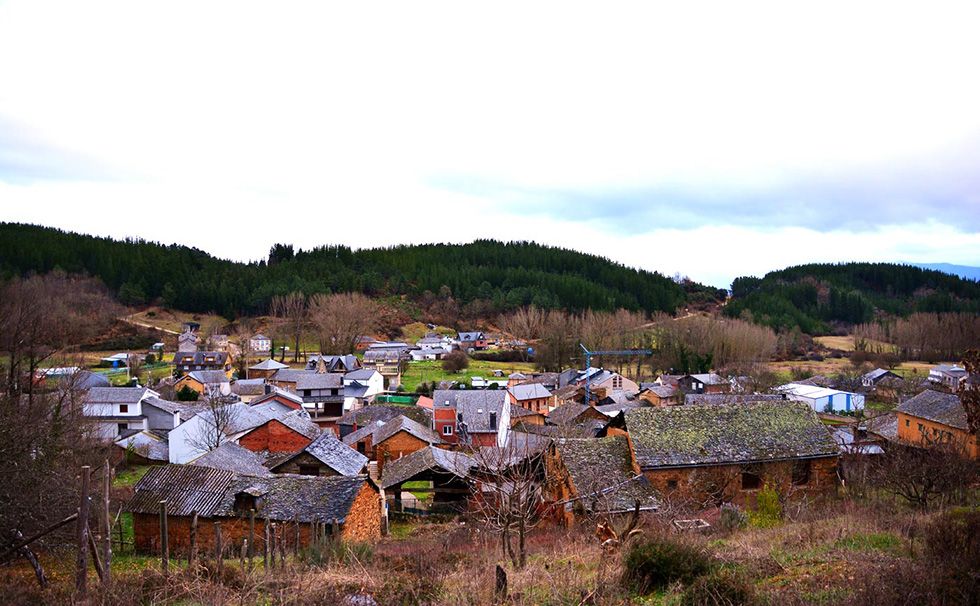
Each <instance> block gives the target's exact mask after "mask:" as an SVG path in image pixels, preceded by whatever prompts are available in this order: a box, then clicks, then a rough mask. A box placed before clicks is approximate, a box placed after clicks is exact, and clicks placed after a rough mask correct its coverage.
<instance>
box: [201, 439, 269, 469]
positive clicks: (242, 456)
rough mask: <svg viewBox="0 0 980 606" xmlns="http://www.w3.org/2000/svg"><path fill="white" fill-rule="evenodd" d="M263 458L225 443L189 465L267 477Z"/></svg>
mask: <svg viewBox="0 0 980 606" xmlns="http://www.w3.org/2000/svg"><path fill="white" fill-rule="evenodd" d="M264 463H265V457H263V456H262V455H260V454H259V453H257V452H253V451H251V450H249V449H247V448H245V447H243V446H239V445H238V444H235V443H234V442H225V443H224V444H222V445H221V446H218V447H217V448H215V449H214V450H212V451H211V452H206V453H204V454H203V455H201V456H199V457H198V458H196V459H194V460H193V461H191V462H190V465H201V466H204V467H213V468H214V469H224V470H226V471H232V472H235V473H246V474H249V475H254V476H267V475H269V470H268V469H266V468H265V465H264Z"/></svg>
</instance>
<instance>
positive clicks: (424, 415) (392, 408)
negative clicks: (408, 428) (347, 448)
mask: <svg viewBox="0 0 980 606" xmlns="http://www.w3.org/2000/svg"><path fill="white" fill-rule="evenodd" d="M399 415H404V416H406V417H408V418H410V419H412V420H413V421H415V422H416V423H418V424H420V425H423V426H425V427H432V411H430V410H426V409H425V408H419V407H418V406H402V405H399V404H371V405H370V406H365V407H364V408H361V409H358V410H349V411H347V412H345V413H344V415H343V416H342V417H340V419H338V420H337V429H338V433H339V435H340V437H341V438H343V437H344V436H346V435H348V434H350V433H353V432H355V431H357V430H358V429H361V428H363V427H367V426H368V425H372V424H374V423H375V422H376V421H381V422H382V423H387V422H388V421H390V420H392V419H394V418H395V417H397V416H399Z"/></svg>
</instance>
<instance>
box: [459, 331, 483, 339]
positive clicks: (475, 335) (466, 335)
mask: <svg viewBox="0 0 980 606" xmlns="http://www.w3.org/2000/svg"><path fill="white" fill-rule="evenodd" d="M458 338H459V340H460V341H479V340H480V339H485V338H486V335H484V334H483V333H482V332H480V331H478V330H476V331H471V332H461V333H459V337H458Z"/></svg>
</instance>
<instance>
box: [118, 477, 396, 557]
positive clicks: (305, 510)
mask: <svg viewBox="0 0 980 606" xmlns="http://www.w3.org/2000/svg"><path fill="white" fill-rule="evenodd" d="M160 501H166V503H167V543H168V546H169V548H170V550H171V553H184V552H186V550H187V548H188V546H189V542H190V530H191V520H192V517H193V514H195V513H196V514H197V516H198V526H197V545H198V549H199V551H200V552H201V553H208V552H210V553H214V550H215V522H220V523H221V540H222V545H224V546H227V547H226V548H227V550H228V554H229V555H231V554H235V553H238V552H239V551H240V550H241V547H242V542H243V540H244V539H246V538H248V536H249V512H250V511H253V510H254V511H255V514H254V515H255V519H256V532H255V533H254V538H255V545H254V547H255V552H256V553H262V551H263V550H264V547H265V542H264V541H265V533H264V532H263V531H262V524H263V523H264V521H265V520H266V519H268V520H269V522H271V523H275V524H276V525H277V527H278V528H279V534H278V536H280V537H281V540H284V541H285V545H287V546H288V548H289V549H290V550H293V549H296V548H305V547H307V546H308V545H309V544H310V542H311V537H312V535H313V528H314V526H313V525H314V523H316V524H317V525H320V526H325V527H326V531H327V532H329V533H331V535H332V536H333V537H335V538H336V539H339V540H342V541H351V542H354V541H358V542H363V541H373V540H376V539H379V538H380V537H381V533H382V528H383V527H384V509H383V503H382V501H381V495H380V491H379V489H378V487H377V486H376V485H375V484H374V483H373V482H371V480H370V479H369V478H368V477H367V476H354V477H348V476H330V477H311V476H298V475H289V474H287V475H272V476H265V477H261V476H251V475H245V474H240V473H235V472H232V471H228V470H222V469H214V468H210V467H204V466H198V465H165V466H160V467H154V468H153V469H150V471H148V472H147V473H146V475H145V476H143V478H142V479H141V480H140V481H139V482H137V484H136V486H135V489H134V494H133V498H132V499H130V501H129V502H128V503H127V504H126V507H125V510H126V511H127V512H129V513H132V515H133V536H134V542H135V549H136V552H137V553H141V554H152V553H158V552H159V549H160ZM297 537H298V538H299V544H298V545H297V544H296V540H297Z"/></svg>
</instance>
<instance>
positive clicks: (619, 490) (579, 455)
mask: <svg viewBox="0 0 980 606" xmlns="http://www.w3.org/2000/svg"><path fill="white" fill-rule="evenodd" d="M555 449H556V450H557V452H558V454H559V456H560V457H561V461H562V463H563V464H564V466H565V469H566V470H567V471H568V476H569V479H570V480H571V483H572V486H573V488H574V490H575V496H576V497H578V498H580V499H581V500H582V503H583V504H584V505H585V506H586V507H587V508H589V509H592V503H593V502H595V503H596V505H595V507H596V508H597V509H605V508H608V510H609V511H610V512H617V511H628V510H630V509H632V508H633V507H634V506H635V503H636V502H637V501H639V503H640V508H641V509H657V508H658V507H659V505H660V503H659V500H658V499H657V496H656V492H655V491H654V490H653V488H652V487H651V486H650V484H649V482H647V480H646V478H644V477H643V476H642V475H641V474H639V473H637V472H636V470H634V469H633V461H632V456H631V454H630V449H629V442H628V441H627V439H626V438H625V437H624V436H616V437H608V438H585V439H581V438H562V439H558V440H555Z"/></svg>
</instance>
